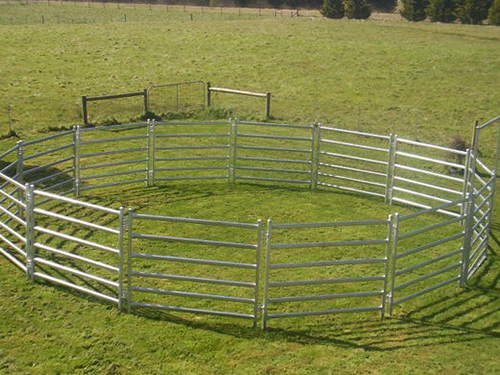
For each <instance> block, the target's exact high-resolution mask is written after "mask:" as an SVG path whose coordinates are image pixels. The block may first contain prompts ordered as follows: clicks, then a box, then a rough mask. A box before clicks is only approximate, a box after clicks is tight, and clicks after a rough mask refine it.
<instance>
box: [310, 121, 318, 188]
mask: <svg viewBox="0 0 500 375" xmlns="http://www.w3.org/2000/svg"><path fill="white" fill-rule="evenodd" d="M317 126H318V125H317V124H316V123H314V124H312V127H311V159H310V163H311V165H310V167H309V189H314V188H316V186H315V184H314V180H315V178H314V170H315V166H316V157H315V156H316V129H317Z"/></svg>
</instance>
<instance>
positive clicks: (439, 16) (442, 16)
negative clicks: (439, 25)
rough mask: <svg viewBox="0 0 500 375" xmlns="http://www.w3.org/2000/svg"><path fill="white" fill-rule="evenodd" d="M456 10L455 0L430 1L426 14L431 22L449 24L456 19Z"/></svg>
mask: <svg viewBox="0 0 500 375" xmlns="http://www.w3.org/2000/svg"><path fill="white" fill-rule="evenodd" d="M456 9H457V3H456V2H455V0H430V3H429V6H428V8H427V9H426V12H427V15H428V16H429V19H430V20H431V21H432V22H445V23H451V22H453V21H455V19H456V16H455V11H456Z"/></svg>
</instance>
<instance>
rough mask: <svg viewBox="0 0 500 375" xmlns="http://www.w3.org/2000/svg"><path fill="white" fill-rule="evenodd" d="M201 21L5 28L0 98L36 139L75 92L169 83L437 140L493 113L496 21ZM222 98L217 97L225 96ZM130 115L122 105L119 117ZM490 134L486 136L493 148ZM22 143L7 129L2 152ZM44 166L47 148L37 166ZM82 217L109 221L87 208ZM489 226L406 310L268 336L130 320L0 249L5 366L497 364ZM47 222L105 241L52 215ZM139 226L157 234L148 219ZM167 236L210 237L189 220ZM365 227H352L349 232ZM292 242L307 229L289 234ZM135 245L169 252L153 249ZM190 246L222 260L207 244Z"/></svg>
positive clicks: (332, 369)
mask: <svg viewBox="0 0 500 375" xmlns="http://www.w3.org/2000/svg"><path fill="white" fill-rule="evenodd" d="M6 9H7V8H6ZM67 9H68V11H69V9H71V6H68V8H67ZM9 11H10V10H9ZM78 11H80V12H82V10H81V8H78ZM102 12H107V11H106V10H104V9H103V10H102ZM205 21H207V22H201V20H198V19H197V18H195V20H194V21H193V22H191V21H189V22H186V21H184V20H179V19H177V20H176V19H169V20H159V21H157V22H152V23H148V24H144V23H130V24H129V23H127V24H126V25H125V24H119V25H118V24H100V25H68V24H65V25H62V24H61V25H47V24H45V25H32V26H1V27H0V33H1V34H2V39H1V40H3V42H2V43H3V47H4V48H2V52H1V54H2V55H1V56H2V57H1V58H2V61H4V62H5V64H4V65H2V75H1V76H0V82H2V85H3V87H8V89H6V90H3V91H1V92H0V100H1V102H2V104H3V103H11V104H12V108H13V111H12V112H13V116H14V120H15V123H14V127H15V130H16V131H17V132H19V133H20V134H21V135H22V136H23V138H26V139H30V138H31V139H33V138H36V137H40V136H41V134H40V133H41V132H43V131H45V130H46V129H48V128H49V127H57V126H68V125H70V124H74V123H78V122H80V119H79V116H78V113H79V108H78V97H79V95H81V94H83V93H84V94H104V93H109V92H121V91H135V90H137V89H138V88H143V87H144V86H147V84H149V83H150V82H155V83H159V82H165V81H171V80H173V79H172V77H175V81H183V80H196V79H204V80H211V81H212V82H217V84H219V83H223V85H227V86H229V87H236V88H246V89H251V90H255V91H260V90H262V91H271V92H273V95H274V99H275V101H274V102H273V113H274V115H275V116H276V117H277V118H279V119H280V120H283V121H291V122H305V123H307V122H312V121H322V122H323V123H325V124H335V125H342V126H346V127H349V128H356V129H362V130H369V131H374V132H377V133H381V134H387V133H389V132H390V131H395V132H398V133H400V135H403V136H405V137H408V138H418V139H421V140H426V141H432V142H434V141H435V142H437V143H440V144H446V143H447V141H448V139H451V136H452V135H453V134H454V133H455V132H458V133H461V134H463V136H464V137H468V134H469V131H470V123H471V121H472V120H473V119H474V118H475V117H478V118H480V119H487V118H489V117H493V116H494V115H495V114H496V112H495V104H496V103H497V102H498V98H499V97H498V95H499V94H498V92H497V91H495V89H494V88H495V85H494V84H495V80H496V78H498V77H497V76H498V74H499V73H498V72H499V71H500V69H498V55H499V50H498V49H497V47H496V44H497V43H498V38H499V37H500V34H499V31H498V30H497V29H495V28H480V27H465V26H450V25H430V24H428V25H427V24H425V25H408V24H402V23H392V22H348V21H339V22H331V21H326V20H309V19H300V20H266V19H263V20H251V21H250V20H241V19H238V20H236V19H234V20H227V19H213V18H212V19H210V20H208V19H207V20H205ZM208 21H210V22H208ZM228 35H231V37H228ZM478 61H480V62H481V63H478ZM124 64H126V66H127V69H123V66H124ZM220 85H222V84H220ZM218 100H220V103H221V104H220V105H221V106H224V103H223V102H222V100H223V97H220V98H218ZM117 108H118V107H117ZM125 109H127V108H125ZM359 109H361V111H359ZM235 111H236V112H237V113H236V114H238V113H241V114H242V115H245V116H250V117H251V116H253V118H258V117H259V113H260V111H261V107H259V109H258V110H255V109H253V107H252V106H251V105H249V104H245V102H240V103H236V104H235ZM136 115H137V114H136V113H134V111H131V112H130V114H128V113H127V114H125V113H124V110H123V109H118V110H117V116H123V117H124V118H125V119H126V118H127V116H130V117H132V116H136ZM415 116H417V118H418V123H419V126H418V127H417V126H414V125H415ZM110 134H111V133H110ZM101 135H102V134H101ZM101 135H100V136H101ZM493 138H494V137H490V138H487V139H485V141H486V145H487V146H488V147H489V148H488V147H485V149H484V150H485V151H484V153H485V155H486V156H487V157H490V156H491V146H492V144H493V142H492V140H493ZM15 141H16V139H7V140H4V141H3V142H2V144H1V147H2V149H7V148H8V147H10V146H12V145H13V144H14V142H15ZM61 142H62V141H61ZM55 144H57V142H55ZM130 145H135V144H134V143H132V142H131V143H130ZM38 147H42V148H40V149H38V151H42V150H43V145H39V146H38ZM35 149H36V147H35ZM90 149H91V150H92V151H98V149H97V148H95V147H94V148H92V147H91V148H90ZM30 152H31V151H30ZM33 152H34V151H33ZM43 160H46V161H48V160H49V159H48V158H46V159H43V158H41V159H40V160H37V163H38V161H39V162H42V161H43ZM105 160H108V161H110V160H113V158H111V157H108V158H107V159H105ZM33 163H34V162H33ZM28 164H29V163H28ZM33 165H36V164H35V163H34V164H33ZM61 168H63V166H61ZM84 198H85V199H87V200H89V201H92V202H94V203H98V204H102V205H106V206H112V207H114V208H117V207H118V206H120V205H123V206H124V207H132V208H134V209H135V210H137V212H140V213H154V214H160V215H169V216H187V217H197V218H206V219H215V220H235V221H245V222H255V221H256V220H257V219H267V218H273V219H274V220H275V222H277V223H279V222H281V223H283V222H300V221H304V222H305V221H311V222H316V221H340V220H351V219H352V218H353V217H356V218H357V217H362V218H365V219H377V218H382V219H383V218H386V217H387V215H388V214H389V213H391V212H393V211H394V210H397V211H399V212H401V213H403V212H410V211H409V210H408V209H406V208H402V207H388V206H386V205H384V204H383V203H382V202H381V201H379V200H376V199H369V198H366V197H360V196H356V195H352V194H346V193H340V192H336V193H333V191H319V192H314V191H310V190H308V189H307V188H304V189H301V188H293V187H279V188H277V187H276V186H263V185H254V184H241V183H238V184H236V185H235V186H231V185H227V184H226V183H225V182H222V183H216V184H210V185H208V184H205V183H204V184H201V183H200V184H195V183H172V182H171V183H157V184H156V186H155V187H152V188H147V189H146V188H141V187H138V186H130V187H121V188H111V189H102V190H96V191H89V192H85V193H84ZM59 209H61V210H62V209H63V208H62V207H59ZM61 212H62V211H61ZM72 214H74V215H77V216H79V217H80V218H82V219H86V220H91V221H93V222H104V221H105V222H106V223H107V224H108V225H112V224H113V223H115V222H112V221H109V218H106V217H100V216H98V215H96V216H91V215H90V213H89V212H88V211H86V210H73V211H72ZM103 220H104V221H103ZM431 220H434V219H430V218H423V219H421V220H420V221H419V222H418V223H415V224H414V225H415V226H418V225H425V224H426V223H427V224H428V223H429V222H430V221H431ZM497 222H498V215H495V216H494V222H493V224H494V225H493V228H492V229H493V231H492V236H493V237H492V249H491V251H492V252H491V256H490V258H489V259H488V261H487V262H486V264H485V266H484V267H483V268H482V269H481V270H480V271H479V274H478V275H477V276H475V277H474V279H473V280H472V281H471V282H470V285H469V286H468V287H467V288H463V289H461V288H458V287H455V286H450V287H449V288H445V289H443V290H441V291H439V292H435V293H430V294H428V295H426V296H424V297H422V298H421V299H417V300H415V301H412V302H409V303H407V304H403V305H402V306H400V307H398V308H397V309H396V312H395V317H394V318H389V319H385V320H384V321H380V320H379V319H378V317H377V315H376V314H375V313H368V314H358V315H349V314H347V315H338V316H327V317H316V318H315V317H309V318H300V319H284V320H282V321H278V320H276V321H271V324H270V327H271V329H270V330H269V331H267V332H264V333H263V332H258V331H255V330H252V329H251V328H250V324H249V323H248V322H247V323H245V322H241V321H239V320H231V319H221V318H216V317H205V316H200V317H199V316H193V315H182V314H174V313H172V314H169V313H157V312H152V311H137V312H136V314H133V315H128V314H120V313H118V312H117V309H116V308H115V307H112V306H109V305H107V304H104V303H99V302H98V301H96V300H93V299H87V298H85V297H83V296H81V295H79V294H76V293H71V292H69V291H68V290H66V289H64V288H59V287H54V286H49V285H45V284H43V283H40V284H33V283H31V282H28V281H26V280H25V279H24V277H23V276H22V275H21V274H20V273H19V272H17V271H16V270H15V269H14V268H13V267H12V266H11V265H10V264H8V263H7V262H6V261H3V260H2V261H1V267H0V286H1V287H0V299H1V300H2V303H1V304H0V316H1V319H0V373H6V374H27V373H29V374H47V373H54V374H57V373H60V374H84V373H105V374H106V373H107V374H130V373H137V374H144V373H145V374H160V373H181V372H182V373H207V374H226V373H235V374H239V373H241V374H243V373H245V374H248V373H262V374H272V373H275V374H281V373H293V374H311V373H319V374H323V373H324V374H329V373H335V374H353V373H360V374H365V373H366V374H370V373H371V374H411V373H434V374H447V373H448V374H465V373H477V374H492V373H498V358H497V357H498V356H497V353H498V350H499V348H500V341H499V339H500V327H499V322H500V305H499V300H498V292H499V290H500V287H499V274H500V267H499V262H498V257H497V255H495V253H496V252H497V251H498V245H497V241H496V238H497V233H498V224H497ZM46 224H47V225H48V226H49V227H50V228H58V229H60V230H64V231H68V232H71V231H74V232H73V233H75V234H79V235H82V236H85V235H87V236H89V237H87V238H91V239H95V240H96V241H108V240H109V237H106V236H103V235H95V234H94V235H91V234H89V233H86V232H84V231H76V230H75V229H74V228H72V227H71V226H64V225H61V223H60V222H53V221H47V222H46ZM172 228H174V227H169V228H167V229H172ZM141 229H143V230H145V231H150V232H151V233H156V232H158V231H160V229H161V230H162V231H163V228H158V227H156V226H154V225H153V226H151V225H149V226H148V225H147V224H146V225H144V226H143V227H141ZM410 229H411V225H410ZM175 231H185V233H186V234H191V235H200V236H202V235H206V233H203V230H200V229H193V228H187V229H184V228H176V229H175ZM329 234H330V235H332V236H333V235H334V236H338V235H339V233H337V232H335V231H332V232H331V233H328V232H322V233H319V235H318V233H312V232H307V233H305V237H306V238H308V239H313V238H317V237H318V236H319V237H322V236H324V235H329ZM369 234H371V233H369ZM369 234H367V233H364V232H362V231H360V232H359V233H358V232H356V231H347V232H344V233H342V235H344V236H346V237H351V238H352V236H361V237H365V236H368V235H369ZM381 234H382V235H383V233H381ZM441 234H443V233H440V234H436V235H441ZM250 239H251V238H250ZM277 239H278V238H277ZM282 239H283V240H296V239H299V237H298V236H297V235H296V234H286V233H285V235H284V236H283V237H282ZM425 240H426V241H427V239H425ZM113 241H116V239H113ZM422 241H424V239H422ZM55 243H57V242H54V244H55ZM113 243H115V242H113ZM61 246H68V249H69V248H70V245H69V244H64V243H62V242H61ZM138 246H139V247H140V248H141V249H143V250H144V251H151V252H162V251H166V250H165V248H164V247H163V246H161V244H158V243H155V244H147V243H142V244H139V245H138ZM73 250H74V251H81V249H73ZM172 251H177V249H175V248H172ZM193 254H194V255H209V256H214V254H211V253H209V252H208V251H207V249H202V250H199V252H198V253H196V252H194V253H193ZM299 255H303V256H308V255H307V254H295V256H297V257H298V256H299ZM229 256H232V254H230V255H229ZM309 256H311V254H309ZM110 259H111V257H110ZM198 272H200V271H198ZM202 272H203V271H202ZM205 272H206V271H205ZM339 272H341V271H339ZM376 272H379V271H376ZM311 275H313V274H308V275H307V274H306V275H301V277H302V276H304V277H309V276H311ZM200 306H201V307H204V306H207V305H203V304H201V305H200Z"/></svg>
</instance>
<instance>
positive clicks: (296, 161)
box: [238, 156, 311, 165]
mask: <svg viewBox="0 0 500 375" xmlns="http://www.w3.org/2000/svg"><path fill="white" fill-rule="evenodd" d="M238 160H248V161H263V162H275V163H291V164H305V165H311V161H310V160H297V159H279V158H254V157H250V156H238Z"/></svg>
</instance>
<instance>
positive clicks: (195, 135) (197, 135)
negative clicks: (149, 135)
mask: <svg viewBox="0 0 500 375" xmlns="http://www.w3.org/2000/svg"><path fill="white" fill-rule="evenodd" d="M230 135H231V133H184V134H155V137H156V138H218V137H229V136H230Z"/></svg>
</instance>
